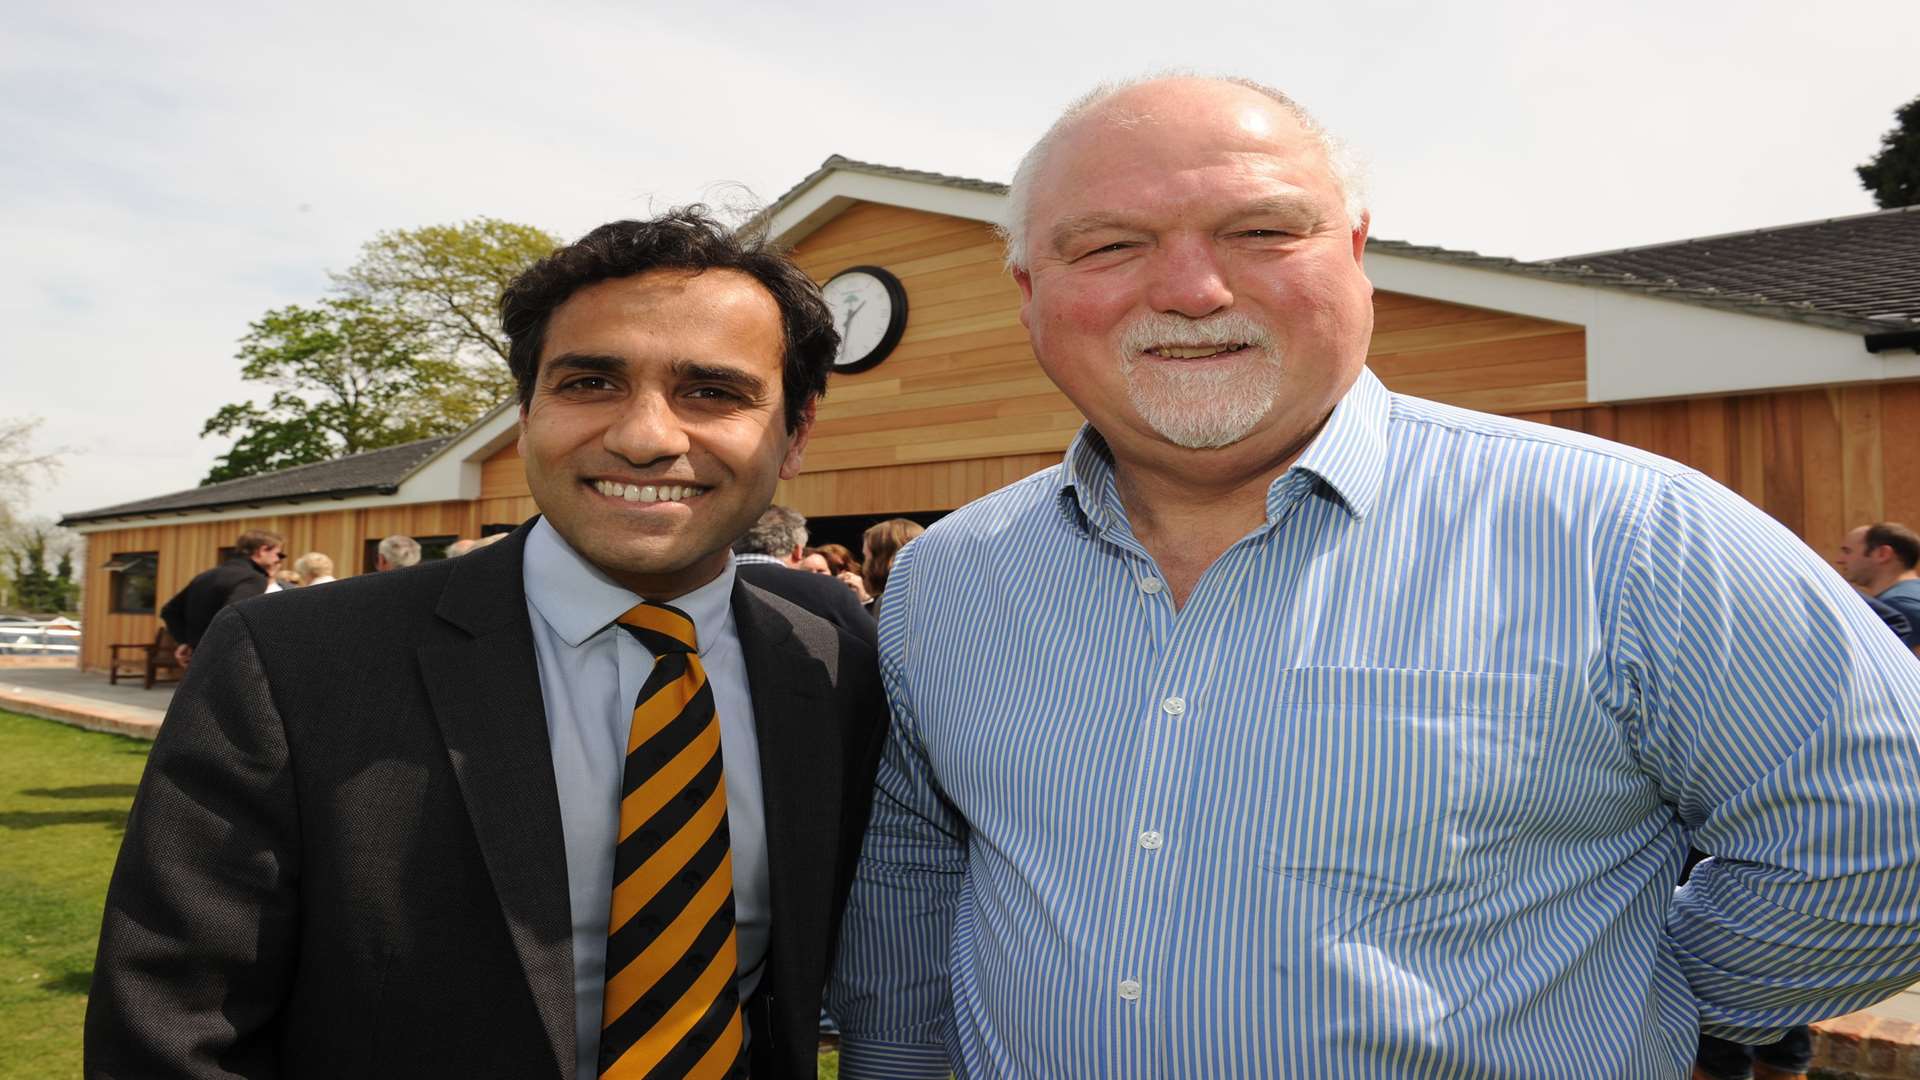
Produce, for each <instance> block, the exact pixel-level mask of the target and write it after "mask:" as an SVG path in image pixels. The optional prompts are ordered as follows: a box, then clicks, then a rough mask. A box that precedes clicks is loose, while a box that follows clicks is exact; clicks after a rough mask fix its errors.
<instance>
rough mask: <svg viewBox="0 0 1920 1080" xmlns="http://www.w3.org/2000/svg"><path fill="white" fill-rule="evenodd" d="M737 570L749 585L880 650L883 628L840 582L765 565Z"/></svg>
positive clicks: (746, 564)
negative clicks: (761, 589)
mask: <svg viewBox="0 0 1920 1080" xmlns="http://www.w3.org/2000/svg"><path fill="white" fill-rule="evenodd" d="M735 569H736V571H737V572H738V575H739V578H740V580H742V581H744V582H746V583H747V584H749V585H758V586H760V587H761V588H763V589H765V590H767V591H768V592H770V593H772V594H773V595H775V596H777V597H779V598H780V599H782V600H785V601H787V602H788V603H791V604H793V605H795V606H796V607H800V608H804V609H806V610H807V611H811V612H813V613H814V614H815V615H818V616H820V617H821V618H823V619H825V620H827V621H828V622H830V623H832V624H834V625H835V626H838V627H839V628H840V629H842V630H845V631H846V632H847V633H849V634H852V635H853V636H854V637H857V638H859V639H860V640H861V641H864V642H866V643H867V645H868V646H869V647H872V648H874V649H875V650H876V651H877V650H878V649H879V641H880V629H879V624H878V623H876V622H874V620H873V616H871V615H869V614H867V609H866V608H865V607H864V606H862V605H861V603H860V598H859V597H857V596H855V595H853V590H852V589H849V588H847V583H846V582H844V581H841V580H840V579H839V578H836V577H830V576H828V575H826V574H816V573H813V572H812V571H809V570H794V569H792V568H790V567H785V566H775V565H774V564H773V563H763V562H743V563H741V564H740V565H739V566H738V567H736V568H735Z"/></svg>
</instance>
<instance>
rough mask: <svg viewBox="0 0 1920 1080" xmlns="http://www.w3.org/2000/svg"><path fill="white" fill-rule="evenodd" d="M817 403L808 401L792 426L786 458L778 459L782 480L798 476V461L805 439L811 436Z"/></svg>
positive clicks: (804, 446)
mask: <svg viewBox="0 0 1920 1080" xmlns="http://www.w3.org/2000/svg"><path fill="white" fill-rule="evenodd" d="M819 403H820V401H819V399H818V398H813V399H811V400H809V401H808V402H807V407H806V409H805V410H804V411H802V412H801V413H800V422H799V423H798V424H796V425H794V429H793V434H792V435H791V436H789V438H788V442H787V453H786V456H784V457H782V458H781V459H780V479H782V480H791V479H793V478H794V477H796V476H799V475H800V459H801V458H802V457H803V456H805V454H806V451H807V439H808V438H809V437H810V436H812V434H813V416H814V410H815V408H816V407H817V406H818V405H819Z"/></svg>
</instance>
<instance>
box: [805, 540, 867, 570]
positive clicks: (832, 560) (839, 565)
mask: <svg viewBox="0 0 1920 1080" xmlns="http://www.w3.org/2000/svg"><path fill="white" fill-rule="evenodd" d="M810 550H811V551H817V552H819V553H820V555H821V556H822V557H823V558H825V559H826V560H827V569H829V570H831V571H833V572H834V573H836V574H838V573H840V572H841V571H843V570H851V571H853V572H854V573H856V574H857V573H859V572H860V560H859V559H856V558H854V557H853V552H851V551H848V550H847V545H845V544H821V545H820V546H819V547H817V548H812V549H810Z"/></svg>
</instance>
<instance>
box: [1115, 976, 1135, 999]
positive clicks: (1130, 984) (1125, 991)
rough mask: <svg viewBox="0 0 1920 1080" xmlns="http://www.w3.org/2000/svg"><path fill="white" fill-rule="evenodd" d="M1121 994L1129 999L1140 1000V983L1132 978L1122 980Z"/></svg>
mask: <svg viewBox="0 0 1920 1080" xmlns="http://www.w3.org/2000/svg"><path fill="white" fill-rule="evenodd" d="M1120 996H1121V997H1122V998H1125V999H1126V1000H1128V1001H1139V1000H1140V984H1139V983H1137V982H1135V981H1134V980H1132V979H1121V980H1120Z"/></svg>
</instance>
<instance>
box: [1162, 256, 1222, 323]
mask: <svg viewBox="0 0 1920 1080" xmlns="http://www.w3.org/2000/svg"><path fill="white" fill-rule="evenodd" d="M1150 273H1151V274H1152V280H1151V281H1150V282H1149V283H1148V288H1147V302H1148V303H1149V304H1151V305H1153V309H1154V310H1155V311H1164V312H1169V313H1172V314H1176V315H1185V316H1187V317H1188V318H1190V319H1198V318H1203V317H1205V316H1207V315H1211V314H1213V313H1214V312H1216V311H1222V310H1224V309H1226V308H1228V307H1231V306H1232V305H1233V290H1232V288H1230V287H1229V286H1228V284H1227V275H1226V271H1225V269H1224V268H1223V267H1222V266H1221V265H1220V259H1219V255H1218V253H1217V252H1215V251H1214V249H1213V244H1212V243H1211V242H1210V241H1209V240H1208V239H1206V238H1202V237H1191V238H1184V237H1176V238H1169V239H1167V240H1166V241H1163V242H1162V244H1161V245H1160V247H1159V249H1158V250H1157V251H1156V252H1155V253H1154V256H1153V266H1152V269H1151V271H1150Z"/></svg>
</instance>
